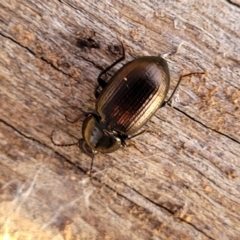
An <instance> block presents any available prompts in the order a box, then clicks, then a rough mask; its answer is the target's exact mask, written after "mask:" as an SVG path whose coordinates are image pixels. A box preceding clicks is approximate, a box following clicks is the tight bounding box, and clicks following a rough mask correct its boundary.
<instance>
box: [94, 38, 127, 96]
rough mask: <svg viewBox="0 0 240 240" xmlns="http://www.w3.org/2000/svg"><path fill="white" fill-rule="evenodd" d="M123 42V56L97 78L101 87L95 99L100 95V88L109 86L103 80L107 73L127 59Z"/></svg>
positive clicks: (97, 90)
mask: <svg viewBox="0 0 240 240" xmlns="http://www.w3.org/2000/svg"><path fill="white" fill-rule="evenodd" d="M120 42H121V45H122V56H121V57H120V58H119V59H117V60H116V61H115V62H114V63H112V64H111V65H110V66H108V67H107V68H105V69H104V70H103V71H102V72H101V73H100V74H99V76H98V78H97V81H98V84H99V86H98V87H97V88H96V90H95V97H96V98H97V97H98V96H99V94H100V92H99V87H101V88H102V89H103V88H105V87H106V85H107V82H106V81H105V80H104V79H103V75H104V74H107V72H108V71H109V70H110V69H111V68H113V67H114V66H115V65H117V64H118V63H119V62H121V61H123V60H124V59H125V49H124V45H123V42H122V41H120Z"/></svg>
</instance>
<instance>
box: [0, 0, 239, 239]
mask: <svg viewBox="0 0 240 240" xmlns="http://www.w3.org/2000/svg"><path fill="white" fill-rule="evenodd" d="M239 18H240V8H239V4H238V2H237V1H224V0H218V1H210V0H206V1H204V2H201V3H200V2H199V1H195V0H190V1H185V0H180V1H132V2H129V1H120V0H119V1H94V0H91V1H74V0H68V1H56V0H53V1H46V0H42V1H31V0H28V1H23V0H18V1H16V0H10V1H2V2H1V3H0V44H1V45H0V46H1V53H0V83H1V89H0V111H1V112H0V150H1V151H0V176H1V177H0V239H1V238H3V237H4V236H5V237H6V236H7V235H6V234H9V236H11V239H54V240H55V239H65V240H70V239H81V240H82V239H84V240H92V239H137V240H139V239H231V240H232V239H239V236H240V215H239V211H240V201H239V199H240V180H239V175H240V104H239V99H240V81H239V79H240V67H239V66H240V54H239V53H240V38H239V32H240V24H239ZM119 38H120V39H122V41H123V42H124V45H125V50H126V53H127V57H126V60H125V61H124V62H123V63H121V64H119V65H118V66H117V68H118V67H120V66H122V64H124V63H126V62H127V61H130V60H132V59H134V58H136V57H139V56H150V55H155V56H156V55H162V56H165V58H166V60H167V62H168V64H169V68H170V74H171V90H170V92H169V96H170V94H171V91H172V90H173V89H174V87H175V85H176V83H177V80H178V78H179V76H180V75H181V74H186V73H190V72H196V71H205V72H206V73H205V75H204V76H203V77H200V76H193V75H192V76H190V77H186V78H185V79H184V80H183V81H182V83H181V86H180V88H179V90H178V92H177V94H176V95H175V99H174V102H173V106H170V105H168V106H166V107H165V108H162V109H160V110H158V111H157V113H156V115H155V116H154V117H153V118H152V119H151V120H150V121H149V122H148V124H147V125H146V127H145V128H146V129H149V130H153V131H154V132H155V133H154V132H149V133H145V134H142V135H140V136H139V137H138V138H136V139H134V140H135V143H136V146H137V148H139V149H141V152H140V151H138V150H137V149H136V148H134V147H129V148H124V149H121V150H119V151H117V152H114V153H112V154H109V155H101V154H99V155H98V156H97V157H96V158H95V159H94V174H93V176H92V178H90V177H89V176H88V175H87V174H86V172H87V170H88V169H89V166H90V163H91V159H90V158H89V157H88V156H86V155H84V154H83V153H82V152H81V150H80V149H79V148H78V147H77V146H72V147H68V148H67V147H66V148H64V147H57V146H54V145H53V144H52V143H51V139H50V135H51V132H52V131H53V130H55V132H54V135H53V137H54V140H55V141H56V142H58V143H75V142H77V141H78V139H79V138H81V123H82V119H81V120H80V121H79V122H77V123H75V124H71V123H68V122H67V121H66V119H65V115H66V116H67V117H68V118H70V119H74V118H76V117H77V116H79V115H84V114H83V112H86V111H92V110H94V103H95V99H94V94H93V92H94V89H95V87H96V86H97V81H96V79H97V76H98V74H99V73H100V72H101V70H102V69H104V68H105V67H107V66H108V65H110V64H111V63H112V62H113V61H114V60H116V59H117V58H119V56H120V55H121V45H120V43H119ZM117 68H115V69H114V70H116V69H117ZM113 72H114V71H112V73H113ZM3 239H4V238H3Z"/></svg>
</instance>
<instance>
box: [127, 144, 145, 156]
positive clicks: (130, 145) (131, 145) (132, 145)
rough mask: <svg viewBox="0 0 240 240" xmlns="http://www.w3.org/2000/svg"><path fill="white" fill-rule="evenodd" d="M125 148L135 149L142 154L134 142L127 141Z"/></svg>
mask: <svg viewBox="0 0 240 240" xmlns="http://www.w3.org/2000/svg"><path fill="white" fill-rule="evenodd" d="M127 147H134V148H135V149H137V150H138V151H139V152H140V153H142V154H143V152H142V151H141V150H140V148H139V147H138V146H137V144H136V143H135V142H134V141H129V142H128V144H127Z"/></svg>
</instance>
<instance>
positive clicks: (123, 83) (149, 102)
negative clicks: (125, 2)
mask: <svg viewBox="0 0 240 240" xmlns="http://www.w3.org/2000/svg"><path fill="white" fill-rule="evenodd" d="M121 44H122V43H121ZM124 59H125V49H124V46H123V44H122V57H121V58H119V59H118V60H116V61H115V62H114V63H113V64H111V65H110V66H109V67H107V68H106V69H105V70H103V71H102V72H101V73H100V75H99V76H98V79H97V80H98V84H99V85H98V87H97V88H96V89H95V97H96V109H95V112H91V113H87V115H86V118H85V119H84V121H83V125H82V136H83V138H82V139H80V140H79V141H78V144H79V146H80V148H81V149H82V150H83V151H84V152H85V153H86V154H87V155H89V156H91V157H92V163H91V168H90V170H91V169H92V165H93V157H94V155H95V154H97V153H111V152H114V151H116V150H117V149H119V148H120V147H123V146H126V145H127V144H126V142H127V140H129V139H131V138H133V137H135V136H137V135H139V134H141V133H142V132H144V131H142V132H140V133H138V131H139V130H140V129H141V128H142V126H143V125H144V124H146V122H147V121H148V120H149V119H150V118H151V117H152V116H153V115H154V114H155V112H156V111H157V110H158V109H159V108H161V107H163V106H165V105H166V104H167V103H168V102H169V101H170V100H171V99H172V97H173V95H174V93H175V92H176V90H177V88H178V86H179V84H180V82H181V79H182V78H183V77H185V76H188V75H191V74H203V73H202V72H201V73H197V72H195V73H190V74H186V75H182V76H181V77H180V78H179V81H178V83H177V85H176V87H175V89H174V90H173V92H172V94H171V96H170V97H169V99H168V100H167V101H166V100H165V98H166V95H167V93H168V90H169V85H170V73H169V68H168V64H167V62H166V60H164V59H163V58H162V57H160V56H145V57H139V58H136V59H134V60H132V61H130V62H128V63H127V64H125V65H123V66H122V67H121V68H120V69H119V70H118V71H117V72H116V73H115V74H114V75H113V76H112V77H111V79H110V80H109V81H108V82H107V81H105V80H104V79H103V75H105V74H107V72H108V71H109V70H110V69H112V68H113V67H114V66H115V65H117V64H118V63H119V62H121V61H122V60H124ZM100 89H101V90H100ZM78 119H79V118H77V119H76V120H78ZM74 122H75V121H74ZM51 139H52V137H51ZM52 142H53V139H52ZM53 143H54V142H53ZM54 144H55V143H54ZM75 144H76V143H74V144H55V145H58V146H71V145H75Z"/></svg>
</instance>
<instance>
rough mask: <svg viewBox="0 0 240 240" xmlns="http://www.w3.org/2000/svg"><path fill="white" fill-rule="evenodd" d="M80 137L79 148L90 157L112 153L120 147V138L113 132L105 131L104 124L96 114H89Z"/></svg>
mask: <svg viewBox="0 0 240 240" xmlns="http://www.w3.org/2000/svg"><path fill="white" fill-rule="evenodd" d="M82 135H83V141H82V142H81V148H82V149H83V151H84V152H85V153H86V154H87V155H89V156H91V157H92V156H93V155H94V154H96V153H98V152H101V153H111V152H114V151H116V150H117V149H118V148H120V147H121V145H122V144H121V140H120V138H119V137H117V136H116V134H115V133H114V132H112V131H109V130H107V128H106V126H105V124H104V123H103V122H101V120H100V119H99V117H98V115H96V114H89V115H88V116H87V117H86V118H85V120H84V121H83V126H82Z"/></svg>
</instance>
